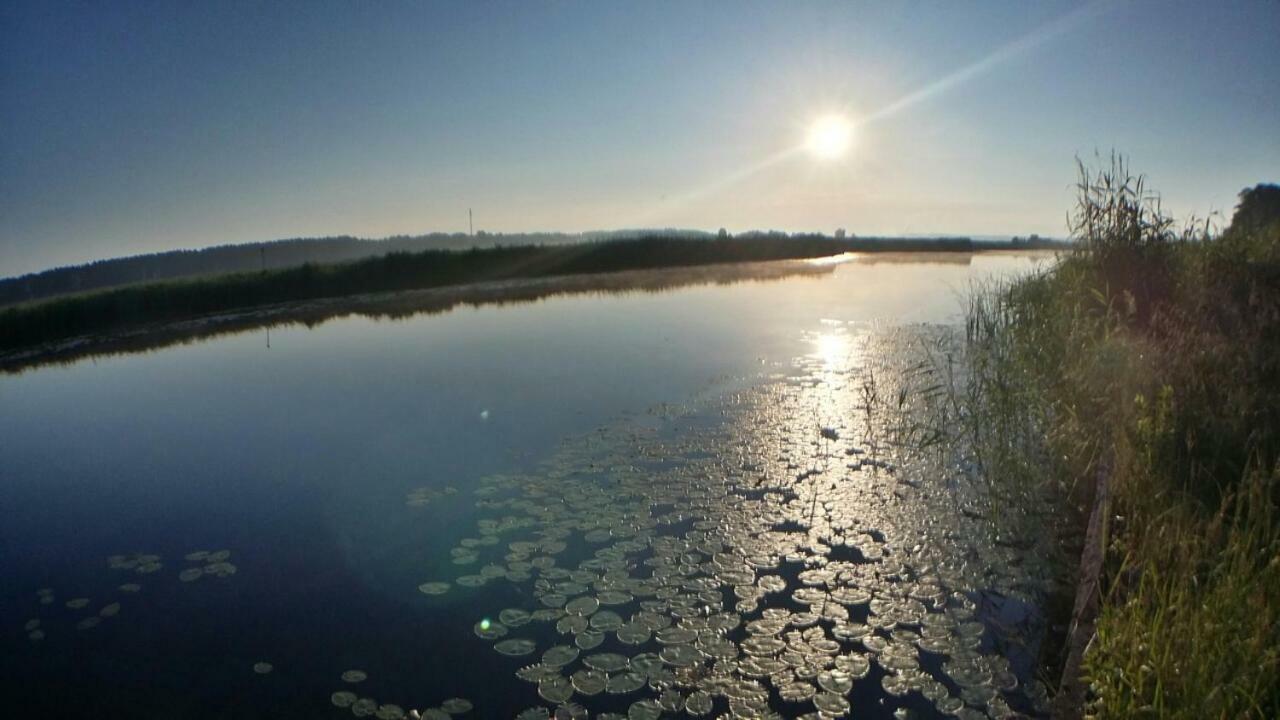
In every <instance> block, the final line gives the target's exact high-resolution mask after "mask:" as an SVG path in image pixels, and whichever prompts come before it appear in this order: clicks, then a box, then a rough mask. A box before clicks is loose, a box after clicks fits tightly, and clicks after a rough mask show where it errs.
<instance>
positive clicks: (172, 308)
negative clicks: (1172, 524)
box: [0, 235, 979, 352]
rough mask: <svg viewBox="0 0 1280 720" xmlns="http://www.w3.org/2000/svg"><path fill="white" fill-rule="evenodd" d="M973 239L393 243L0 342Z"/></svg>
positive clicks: (156, 287)
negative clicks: (360, 299)
mask: <svg viewBox="0 0 1280 720" xmlns="http://www.w3.org/2000/svg"><path fill="white" fill-rule="evenodd" d="M978 247H979V246H978V244H976V243H974V242H972V241H970V240H967V239H941V240H894V241H879V240H865V239H843V238H831V237H825V236H821V235H814V236H791V237H787V236H781V237H777V236H753V237H739V238H733V237H727V238H718V239H689V238H682V237H663V236H652V237H645V238H639V239H634V240H615V241H609V242H596V243H585V244H578V245H565V246H533V245H530V246H520V247H495V248H485V249H474V250H467V251H425V252H419V253H393V254H390V255H385V256H381V257H375V258H369V259H366V260H358V261H354V262H348V263H337V264H331V265H303V266H301V267H296V268H290V269H284V270H267V271H264V272H253V273H236V274H227V275H219V276H214V277H208V278H201V279H194V280H187V281H170V282H157V283H150V284H145V285H132V286H128V287H123V288H118V289H113V290H105V291H101V292H97V293H92V294H85V295H78V296H72V297H65V298H61V299H55V300H49V301H45V302H40V303H33V304H27V305H20V306H16V307H12V308H8V309H4V310H0V352H4V351H13V350H17V349H22V348H29V347H32V346H38V345H41V344H44V343H50V342H55V341H58V340H64V339H67V338H72V337H78V336H81V335H86V334H102V333H111V332H116V331H120V330H125V329H130V328H136V327H138V326H142V325H148V324H154V323H164V322H172V321H175V320H184V319H188V318H193V317H199V316H202V315H208V314H212V313H219V312H225V311H229V310H242V309H246V308H253V307H259V306H264V305H272V304H276V303H282V302H291V301H299V300H314V299H318V298H333V297H343V296H348V295H356V294H364V293H379V292H391V291H399V290H417V289H425V288H433V287H443V286H449V285H462V284H467V283H475V282H484V281H493V280H506V279H517V278H538V277H548V276H553V275H577V274H582V273H601V272H616V271H621V270H642V269H652V268H662V267H690V266H696V265H708V264H714V263H732V262H755V261H765V260H785V259H797V258H813V257H821V256H825V255H834V254H838V253H842V252H851V251H861V252H878V251H891V250H892V251H899V252H903V251H907V252H909V251H934V252H937V251H958V252H969V251H973V250H975V249H978Z"/></svg>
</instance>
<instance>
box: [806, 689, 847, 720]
mask: <svg viewBox="0 0 1280 720" xmlns="http://www.w3.org/2000/svg"><path fill="white" fill-rule="evenodd" d="M813 705H814V707H816V708H818V709H819V710H821V711H822V712H824V713H826V714H827V715H836V716H839V715H843V714H845V713H847V712H849V701H848V700H845V699H844V696H843V695H836V694H835V693H818V694H817V695H814V696H813Z"/></svg>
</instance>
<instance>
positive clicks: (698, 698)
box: [684, 690, 713, 717]
mask: <svg viewBox="0 0 1280 720" xmlns="http://www.w3.org/2000/svg"><path fill="white" fill-rule="evenodd" d="M712 700H713V699H712V697H711V695H710V694H709V693H707V692H704V691H702V690H695V691H694V692H692V693H690V694H689V697H687V698H685V701H684V709H685V712H687V713H689V714H690V715H692V716H694V717H701V716H703V715H706V714H708V713H710V712H711V708H712Z"/></svg>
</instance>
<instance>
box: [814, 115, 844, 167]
mask: <svg viewBox="0 0 1280 720" xmlns="http://www.w3.org/2000/svg"><path fill="white" fill-rule="evenodd" d="M852 143H853V125H852V124H851V123H850V122H849V121H848V119H846V118H843V117H841V116H839V115H828V116H826V117H823V118H819V119H818V120H817V121H816V122H814V123H813V125H811V126H810V127H809V138H808V140H807V142H806V143H805V146H806V147H808V149H809V152H810V153H812V154H813V155H814V156H815V157H818V158H821V159H823V160H835V159H836V158H839V157H843V156H844V154H845V153H847V152H848V151H849V146H850V145H851V144H852Z"/></svg>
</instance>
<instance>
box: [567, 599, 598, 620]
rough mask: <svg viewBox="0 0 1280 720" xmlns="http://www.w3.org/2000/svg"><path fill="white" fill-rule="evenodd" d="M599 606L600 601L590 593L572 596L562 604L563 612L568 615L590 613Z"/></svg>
mask: <svg viewBox="0 0 1280 720" xmlns="http://www.w3.org/2000/svg"><path fill="white" fill-rule="evenodd" d="M599 608H600V601H599V600H597V599H595V598H593V597H591V596H590V595H584V596H582V597H579V598H574V599H573V600H570V601H569V602H568V603H567V604H566V605H565V606H564V610H565V612H567V613H569V614H570V615H590V614H591V613H593V612H595V611H596V610H597V609H599Z"/></svg>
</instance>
